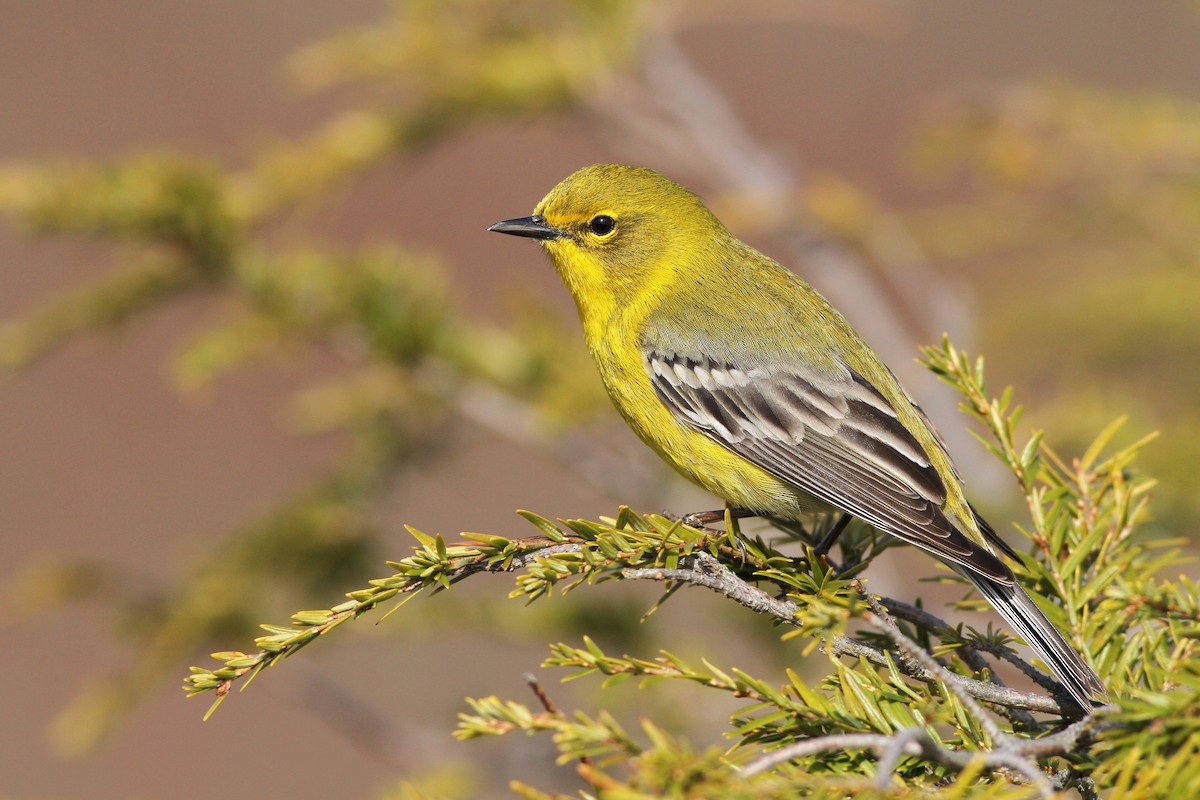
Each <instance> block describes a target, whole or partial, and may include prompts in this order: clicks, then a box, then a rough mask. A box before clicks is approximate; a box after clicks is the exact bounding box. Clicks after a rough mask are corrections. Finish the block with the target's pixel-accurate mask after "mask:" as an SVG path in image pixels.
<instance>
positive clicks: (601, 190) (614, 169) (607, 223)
mask: <svg viewBox="0 0 1200 800" xmlns="http://www.w3.org/2000/svg"><path fill="white" fill-rule="evenodd" d="M488 230H490V231H496V232H498V233H508V234H511V235H514V236H525V237H528V238H532V239H537V240H539V241H540V242H541V244H542V246H543V247H544V248H545V249H546V252H547V253H548V254H549V256H550V259H551V260H552V261H553V262H554V266H555V267H556V268H557V269H558V272H559V274H560V275H561V276H562V278H563V280H564V281H565V282H566V284H567V286H568V287H569V288H570V290H571V293H572V294H573V295H574V297H575V301H576V303H577V304H578V305H579V307H580V311H581V312H600V313H603V312H604V310H605V309H607V310H611V308H612V307H615V306H620V305H623V304H625V303H628V302H631V301H634V300H635V299H637V300H645V299H646V298H647V296H648V295H653V294H657V292H659V291H665V290H667V289H668V288H669V285H670V284H671V282H672V281H673V280H674V279H675V278H676V277H677V276H678V275H682V274H686V272H687V271H688V270H689V266H690V265H692V264H693V263H694V261H695V260H696V259H701V258H704V257H705V256H706V255H708V254H709V252H710V250H711V249H712V248H713V246H714V245H715V244H716V243H717V242H718V240H719V239H720V237H721V236H722V235H725V228H724V227H723V226H722V225H721V223H720V222H718V221H717V219H716V217H714V216H713V215H712V213H711V212H710V211H709V210H708V209H707V208H705V206H704V204H703V203H702V202H700V199H699V198H697V197H696V195H694V194H693V193H692V192H690V191H688V190H687V189H685V188H683V187H682V186H680V185H679V184H677V183H675V182H674V181H672V180H670V179H669V178H667V177H665V176H663V175H661V174H659V173H657V172H655V171H653V170H649V169H645V168H642V167H627V166H622V165H618V164H596V165H593V166H590V167H584V168H583V169H581V170H579V171H577V172H575V173H573V174H572V175H570V176H568V177H567V178H566V179H565V180H564V181H563V182H562V183H560V184H558V186H555V187H554V188H553V189H552V190H550V193H549V194H548V195H546V197H545V198H544V199H543V200H542V201H541V202H540V203H538V204H537V207H536V208H535V209H534V211H533V216H530V217H519V218H517V219H508V220H504V221H502V222H497V223H496V224H495V225H492V226H491V227H490V228H488Z"/></svg>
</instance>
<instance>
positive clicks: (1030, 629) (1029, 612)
mask: <svg viewBox="0 0 1200 800" xmlns="http://www.w3.org/2000/svg"><path fill="white" fill-rule="evenodd" d="M964 572H966V571H965V570H964ZM966 577H967V578H968V579H970V581H971V583H973V584H975V587H976V588H977V589H979V591H980V593H982V594H983V596H984V597H985V598H986V599H987V601H988V602H989V603H991V604H992V606H993V607H994V608H995V609H996V610H997V611H999V612H1000V615H1001V616H1003V617H1004V619H1005V620H1007V622H1008V624H1009V625H1011V626H1012V627H1013V628H1014V629H1015V630H1016V632H1017V633H1019V634H1020V635H1021V638H1023V639H1024V640H1025V641H1026V642H1027V643H1028V644H1029V646H1030V647H1032V648H1033V649H1034V651H1035V652H1037V654H1038V656H1039V657H1040V658H1041V659H1042V660H1043V661H1045V662H1046V663H1047V664H1049V665H1050V668H1051V669H1053V670H1054V674H1055V675H1057V676H1058V679H1059V681H1061V682H1062V684H1063V686H1065V687H1066V688H1067V691H1068V692H1070V693H1071V696H1072V697H1074V698H1075V700H1076V701H1077V702H1078V703H1079V705H1080V707H1081V708H1083V709H1084V710H1085V711H1090V710H1091V709H1092V707H1093V706H1094V705H1095V704H1096V702H1097V701H1098V700H1103V698H1104V696H1105V689H1104V684H1103V683H1101V682H1100V678H1099V676H1097V675H1096V673H1095V672H1093V671H1092V668H1091V667H1089V666H1088V665H1087V664H1086V663H1084V660H1083V659H1082V658H1081V657H1080V656H1079V654H1078V653H1076V652H1075V650H1074V648H1072V647H1071V645H1069V644H1068V643H1067V641H1066V640H1065V639H1064V638H1063V637H1062V634H1060V633H1059V632H1058V629H1057V628H1055V627H1054V626H1053V625H1052V624H1051V623H1050V620H1048V619H1046V615H1045V614H1043V613H1042V611H1041V609H1039V608H1038V607H1037V605H1036V604H1035V603H1034V602H1033V600H1031V599H1030V597H1029V595H1027V594H1025V591H1024V590H1023V589H1022V588H1021V587H1020V586H1019V585H1017V584H1016V583H1013V584H1012V585H1010V586H1008V585H1005V584H1002V583H998V582H996V581H993V580H991V579H990V578H988V577H986V576H983V575H979V574H974V573H970V572H967V575H966Z"/></svg>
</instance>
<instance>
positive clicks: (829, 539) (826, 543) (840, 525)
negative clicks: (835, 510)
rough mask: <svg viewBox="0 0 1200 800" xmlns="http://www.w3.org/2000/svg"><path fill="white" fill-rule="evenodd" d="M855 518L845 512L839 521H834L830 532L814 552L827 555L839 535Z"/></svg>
mask: <svg viewBox="0 0 1200 800" xmlns="http://www.w3.org/2000/svg"><path fill="white" fill-rule="evenodd" d="M851 519H853V517H851V516H850V515H849V514H847V513H845V512H843V513H842V515H841V516H840V517H838V521H837V522H835V523H833V527H832V528H830V529H829V533H827V534H825V537H824V538H823V539H821V541H820V542H819V543H818V544H817V546H816V547H814V548H813V552H814V553H815V554H816V555H818V556H823V555H826V554H827V553H828V552H829V549H830V548H831V547H833V546H834V544H836V543H837V540H838V537H839V536H841V535H842V531H844V530H846V526H847V525H849V524H850V520H851Z"/></svg>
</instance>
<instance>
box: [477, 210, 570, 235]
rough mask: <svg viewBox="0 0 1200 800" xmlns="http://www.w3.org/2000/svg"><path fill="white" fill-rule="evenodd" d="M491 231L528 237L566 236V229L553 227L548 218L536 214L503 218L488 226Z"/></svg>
mask: <svg viewBox="0 0 1200 800" xmlns="http://www.w3.org/2000/svg"><path fill="white" fill-rule="evenodd" d="M488 230H489V231H495V232H496V233H507V234H510V235H512V236H524V237H526V238H528V239H543V240H546V239H558V238H560V237H562V236H566V235H567V232H566V231H560V230H559V229H558V228H552V227H550V226H549V225H547V224H546V220H545V219H543V218H542V217H541V216H539V215H537V214H535V215H534V216H532V217H517V218H516V219H502V220H500V221H499V222H497V223H496V224H495V225H492V226H490V227H489V228H488Z"/></svg>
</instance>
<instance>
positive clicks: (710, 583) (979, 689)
mask: <svg viewBox="0 0 1200 800" xmlns="http://www.w3.org/2000/svg"><path fill="white" fill-rule="evenodd" d="M621 575H622V576H623V577H625V578H627V579H644V580H645V579H648V580H657V581H665V580H676V581H685V582H687V583H694V584H697V585H699V586H704V587H707V588H709V589H712V590H713V591H715V592H719V593H720V594H723V595H724V596H726V597H728V598H730V599H731V600H734V601H735V602H737V603H739V604H741V605H743V606H745V607H746V608H749V609H751V610H752V611H757V612H759V613H763V614H770V615H771V616H772V617H774V618H775V619H778V620H780V621H781V622H785V623H787V624H788V625H794V626H798V625H799V620H798V619H797V618H796V614H797V613H798V612H799V611H800V606H799V605H798V604H797V603H794V602H792V601H791V600H784V599H779V598H775V597H772V596H771V595H769V594H767V593H766V592H764V591H763V590H762V589H759V588H758V587H757V586H752V585H750V584H748V583H746V582H745V581H743V580H742V579H741V578H739V577H738V576H737V575H735V574H734V573H733V572H732V571H731V570H730V569H729V568H728V567H726V566H725V565H724V564H722V563H721V562H720V561H718V560H717V559H715V558H713V557H712V556H710V555H709V554H708V553H704V552H697V553H694V554H692V555H691V556H689V557H688V558H686V559H681V560H680V567H678V568H673V569H666V568H660V567H637V568H628V569H625V570H622V571H621ZM914 646H915V645H914ZM829 648H830V650H832V652H833V653H834V654H835V655H845V656H853V657H856V658H862V659H864V660H866V661H868V662H870V663H872V664H875V665H877V666H881V667H886V666H888V663H889V661H888V656H887V654H886V653H885V652H884V651H882V650H880V649H879V648H877V647H873V646H871V645H869V644H865V643H863V642H859V641H856V640H854V639H851V638H850V637H848V636H844V635H837V636H834V637H832V639H831V640H830V644H829ZM918 649H919V648H918ZM922 652H923V651H922ZM934 663H936V662H934ZM906 673H907V674H908V675H909V676H910V677H912V678H915V679H917V680H921V681H925V682H933V681H936V680H938V678H937V677H935V675H934V674H933V673H932V672H930V671H929V670H927V669H925V668H924V667H922V666H919V665H918V666H916V667H915V668H913V669H911V670H906ZM945 675H946V678H947V681H948V682H949V683H952V684H954V685H955V686H956V687H958V688H959V689H960V690H961V691H962V692H965V693H966V694H969V695H970V696H972V697H974V698H976V699H978V700H982V701H984V702H987V703H996V704H998V705H1001V706H1007V707H1009V708H1017V709H1023V710H1025V711H1037V712H1041V713H1047V714H1061V713H1062V709H1061V707H1060V706H1059V704H1058V701H1057V700H1055V699H1054V698H1053V697H1049V696H1047V695H1042V694H1034V693H1031V692H1021V691H1018V690H1016V689H1012V688H1010V687H1007V686H998V685H996V684H994V683H987V682H984V681H980V680H976V679H974V678H968V677H966V676H964V675H955V674H953V673H950V672H948V671H947V672H945Z"/></svg>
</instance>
